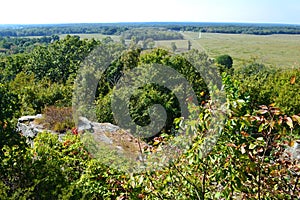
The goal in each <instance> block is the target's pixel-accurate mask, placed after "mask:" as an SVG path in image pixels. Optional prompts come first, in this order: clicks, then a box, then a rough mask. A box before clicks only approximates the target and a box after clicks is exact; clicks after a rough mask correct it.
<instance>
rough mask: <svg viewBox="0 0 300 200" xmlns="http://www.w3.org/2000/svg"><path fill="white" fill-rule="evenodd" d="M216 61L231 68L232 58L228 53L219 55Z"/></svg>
mask: <svg viewBox="0 0 300 200" xmlns="http://www.w3.org/2000/svg"><path fill="white" fill-rule="evenodd" d="M216 63H217V64H219V65H222V66H224V67H226V68H227V69H230V68H232V64H233V60H232V58H231V56H229V55H221V56H218V57H217V58H216Z"/></svg>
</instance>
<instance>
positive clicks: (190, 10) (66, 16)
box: [0, 0, 300, 25]
mask: <svg viewBox="0 0 300 200" xmlns="http://www.w3.org/2000/svg"><path fill="white" fill-rule="evenodd" d="M1 7H2V11H1V12H0V24H2V25H3V24H69V23H132V22H137V23H138V22H191V23H192V22H200V23H201V22H208V23H263V24H270V23H271V24H295V25H299V24H300V15H299V13H300V1H298V0H287V1H282V0H273V1H271V0H253V1H246V0H230V1H223V0H164V1H159V0H152V1H145V0H144V1H137V0H127V1H119V0H110V1H99V0H85V1H77V0H74V1H68V0H66V1H61V0H60V1H59V0H52V1H43V3H41V1H37V0H27V1H21V0H11V1H4V2H1Z"/></svg>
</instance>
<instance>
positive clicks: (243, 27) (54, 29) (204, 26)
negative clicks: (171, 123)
mask: <svg viewBox="0 0 300 200" xmlns="http://www.w3.org/2000/svg"><path fill="white" fill-rule="evenodd" d="M142 27H147V28H149V27H152V28H153V27H158V28H165V29H167V30H172V31H195V32H198V31H202V32H207V33H231V34H255V35H270V34H300V25H286V24H243V23H178V22H177V23H175V22H174V23H171V22H168V23H166V22H165V23H162V22H157V23H90V24H86V23H83V24H47V25H2V26H0V36H12V37H19V36H20V37H24V36H51V35H60V34H91V33H100V34H104V35H121V34H122V33H124V32H126V31H128V30H132V29H136V28H142Z"/></svg>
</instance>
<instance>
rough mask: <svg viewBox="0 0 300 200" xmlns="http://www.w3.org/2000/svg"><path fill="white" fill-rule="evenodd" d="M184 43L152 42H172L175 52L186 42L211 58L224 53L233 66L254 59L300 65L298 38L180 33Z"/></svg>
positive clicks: (267, 62) (287, 36) (275, 64)
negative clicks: (229, 58) (231, 59)
mask: <svg viewBox="0 0 300 200" xmlns="http://www.w3.org/2000/svg"><path fill="white" fill-rule="evenodd" d="M183 35H184V37H185V41H183V40H178V41H156V45H158V46H165V47H169V48H170V47H171V42H175V43H176V46H177V48H178V50H183V49H187V47H188V40H190V41H191V43H192V48H196V49H202V50H204V51H206V52H207V53H208V55H209V56H210V57H212V58H214V57H216V56H218V55H222V54H228V55H230V56H232V57H233V59H234V61H235V63H234V65H235V66H236V65H239V64H242V63H243V62H244V61H249V60H253V59H255V60H256V61H258V62H261V63H264V64H267V65H271V66H274V67H293V66H295V67H297V66H298V65H299V63H300V35H267V36H262V35H246V34H219V33H202V34H201V38H199V33H195V32H184V33H183Z"/></svg>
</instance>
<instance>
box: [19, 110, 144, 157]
mask: <svg viewBox="0 0 300 200" xmlns="http://www.w3.org/2000/svg"><path fill="white" fill-rule="evenodd" d="M42 117H43V116H42V115H41V114H38V115H34V116H23V117H21V118H19V119H18V124H17V130H18V131H19V132H21V133H22V135H23V136H24V137H26V141H27V143H29V144H30V145H31V146H32V147H33V145H34V138H35V137H36V136H37V135H38V134H39V133H41V132H45V131H46V132H51V133H53V134H58V135H59V140H62V138H63V137H64V135H65V133H57V132H54V131H52V130H47V129H45V127H44V126H43V125H42V123H37V122H36V121H38V120H39V119H42ZM77 130H78V132H79V134H88V133H90V134H91V135H92V136H93V139H94V140H95V141H96V142H100V143H101V142H102V143H104V144H105V145H109V146H111V147H112V148H114V149H117V150H118V152H120V153H125V154H126V153H128V152H129V153H131V154H132V153H133V154H138V153H139V152H140V150H141V149H145V148H147V147H148V145H147V144H146V143H145V142H143V141H140V140H138V138H135V137H134V136H133V135H132V134H130V133H129V132H128V131H126V130H123V129H121V128H120V127H118V126H116V125H113V124H110V123H97V122H92V121H90V120H88V119H87V118H85V117H79V120H78V127H77Z"/></svg>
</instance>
